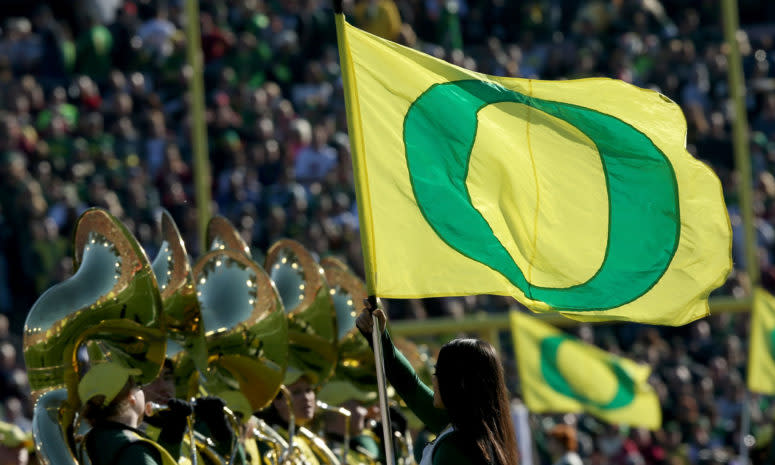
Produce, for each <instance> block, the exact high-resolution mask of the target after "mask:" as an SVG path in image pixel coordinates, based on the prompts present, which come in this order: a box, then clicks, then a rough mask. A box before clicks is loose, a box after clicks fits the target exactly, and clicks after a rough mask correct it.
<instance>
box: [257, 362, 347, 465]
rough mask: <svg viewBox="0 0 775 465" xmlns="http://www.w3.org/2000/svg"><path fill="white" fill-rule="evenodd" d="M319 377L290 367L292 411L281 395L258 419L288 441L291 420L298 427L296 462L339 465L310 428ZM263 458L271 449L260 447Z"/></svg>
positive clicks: (288, 381) (294, 443) (289, 386)
mask: <svg viewBox="0 0 775 465" xmlns="http://www.w3.org/2000/svg"><path fill="white" fill-rule="evenodd" d="M316 381H317V375H315V374H314V373H310V372H302V371H301V370H299V369H297V368H295V367H292V366H289V367H288V371H287V374H286V377H285V385H286V386H287V388H288V391H289V392H290V396H291V399H290V404H291V408H292V410H289V409H288V402H286V399H284V398H283V394H282V393H281V394H279V395H278V396H277V398H275V400H274V401H273V402H272V404H271V405H270V406H269V408H267V409H265V410H264V411H262V412H260V413H258V414H257V415H256V416H258V417H259V418H262V419H263V420H264V421H266V422H267V423H268V424H269V426H270V427H272V429H274V430H275V431H276V432H277V433H278V434H280V436H282V437H283V439H285V440H286V441H288V440H289V439H288V438H289V431H288V428H289V424H290V420H291V418H293V419H294V422H295V425H296V434H295V435H294V436H293V444H292V445H291V447H292V448H293V449H294V451H295V452H292V453H295V454H297V455H296V456H295V461H296V463H301V464H304V465H327V464H328V465H332V464H334V465H339V464H338V460H337V459H336V457H335V456H334V453H333V452H332V451H331V450H330V449H329V448H328V446H327V445H326V444H325V442H324V441H323V440H322V439H321V438H320V437H318V436H317V435H315V434H314V433H312V432H311V431H310V430H309V429H307V428H306V426H309V425H310V423H312V420H313V418H314V417H315V411H316V408H317V394H316V392H315V383H316ZM259 449H260V450H261V454H262V455H266V452H267V451H268V446H267V445H266V444H259Z"/></svg>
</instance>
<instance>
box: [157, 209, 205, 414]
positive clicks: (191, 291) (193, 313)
mask: <svg viewBox="0 0 775 465" xmlns="http://www.w3.org/2000/svg"><path fill="white" fill-rule="evenodd" d="M160 226H161V234H162V243H161V247H160V249H159V253H158V254H157V255H156V258H155V259H154V260H153V265H152V267H153V272H154V274H155V276H156V281H157V282H158V284H159V291H160V293H161V299H162V305H163V312H162V317H163V319H164V323H165V327H166V328H167V354H166V355H167V358H168V359H170V360H172V364H173V370H174V374H175V385H176V387H177V391H178V392H177V395H176V397H179V398H183V399H186V398H188V397H190V394H191V392H190V391H191V388H190V382H191V377H192V376H194V375H195V374H196V373H197V372H204V371H205V370H206V369H207V344H206V342H205V330H204V323H203V321H202V312H201V311H200V309H199V302H198V300H197V296H196V288H195V287H194V277H193V274H192V272H191V265H190V264H189V261H188V254H187V253H186V246H185V244H184V243H183V238H182V237H181V235H180V232H179V231H178V227H177V226H176V225H175V221H174V220H173V219H172V216H170V214H169V213H168V212H167V211H166V210H164V211H163V212H162V215H161V220H160Z"/></svg>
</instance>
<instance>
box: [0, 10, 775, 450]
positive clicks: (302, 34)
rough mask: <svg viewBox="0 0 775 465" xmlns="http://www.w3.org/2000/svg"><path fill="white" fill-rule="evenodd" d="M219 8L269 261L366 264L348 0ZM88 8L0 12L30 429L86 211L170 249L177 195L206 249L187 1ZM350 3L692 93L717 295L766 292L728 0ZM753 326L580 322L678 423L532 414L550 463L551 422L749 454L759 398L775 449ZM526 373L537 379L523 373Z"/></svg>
mask: <svg viewBox="0 0 775 465" xmlns="http://www.w3.org/2000/svg"><path fill="white" fill-rule="evenodd" d="M33 3H34V2H33ZM38 3H40V2H38ZM199 3H200V7H201V18H200V25H201V39H202V49H203V54H204V80H205V89H206V108H207V134H208V140H209V157H210V160H211V169H212V194H213V208H214V211H215V212H217V213H218V214H221V215H224V216H226V217H227V218H229V219H230V220H231V221H232V222H233V224H235V225H236V226H237V227H238V229H239V230H240V231H241V233H242V235H243V237H244V238H245V239H246V240H247V242H248V243H250V244H251V245H252V247H253V250H254V253H255V254H256V258H257V259H258V260H259V261H260V260H261V257H260V255H261V253H262V251H266V250H267V248H268V247H269V245H271V244H272V243H273V242H274V241H275V240H276V239H278V238H281V237H291V238H295V239H297V240H299V241H301V242H302V243H304V244H305V245H306V246H307V247H308V248H309V249H310V250H312V251H314V252H315V253H317V254H318V255H320V256H325V255H329V254H333V255H337V256H340V257H343V258H345V259H346V261H347V262H348V263H349V264H350V265H351V266H352V267H353V268H354V269H355V270H357V271H359V272H362V260H361V257H360V243H359V235H358V219H357V209H356V206H355V195H354V190H353V181H352V171H351V162H350V153H349V141H348V137H347V125H346V119H345V111H344V98H343V95H342V88H341V80H340V77H339V64H338V56H337V49H336V37H335V30H334V24H333V14H332V10H331V7H330V5H329V2H327V1H324V0H293V1H292V0H286V1H279V0H227V1H221V0H201V1H200V2H199ZM739 3H740V5H741V20H742V26H743V31H741V32H740V33H739V34H738V42H739V44H740V47H741V51H742V55H743V66H744V73H745V77H746V81H747V88H748V93H747V95H746V109H747V111H748V121H749V123H750V133H749V140H750V147H751V161H752V164H753V176H754V178H753V181H754V186H755V192H754V210H755V217H756V222H755V223H756V224H755V226H756V235H757V240H758V251H759V255H758V257H759V267H760V269H761V274H762V283H763V285H764V286H765V287H766V288H768V289H769V290H771V291H775V176H773V173H775V47H773V40H775V3H771V2H756V1H745V0H741V1H740V2H739ZM762 3H764V4H762ZM73 5H74V6H73V10H72V11H69V12H68V13H67V14H65V15H63V14H60V13H61V12H59V11H56V12H55V11H52V10H51V9H50V8H49V7H47V6H45V5H43V6H38V7H35V9H34V10H30V11H29V12H28V13H26V14H24V15H20V16H14V17H5V19H4V20H3V22H2V24H1V25H0V26H1V29H0V31H1V32H0V401H1V402H2V404H1V405H0V419H2V420H4V421H7V422H11V423H15V424H17V425H19V426H20V427H22V428H23V429H27V430H28V429H29V428H30V416H31V406H30V404H29V398H28V389H27V387H26V375H25V373H24V369H23V366H24V365H23V363H22V357H21V345H20V341H21V336H20V334H21V327H22V325H23V322H24V318H25V315H26V312H27V310H28V309H29V308H30V306H31V305H32V303H33V302H34V301H35V299H36V298H37V297H38V296H39V295H40V293H42V292H43V291H45V290H46V289H47V288H49V287H50V286H51V285H52V284H54V283H57V282H60V281H62V280H64V279H65V278H66V277H67V276H69V275H70V274H71V273H72V268H73V264H72V259H71V258H70V257H71V256H72V251H71V244H70V240H71V234H72V232H73V227H74V224H75V221H76V219H77V218H78V216H79V214H80V213H81V212H83V211H84V210H85V209H86V208H87V207H90V206H98V207H102V208H105V209H107V210H109V211H110V212H111V213H112V214H114V215H115V216H117V217H119V218H120V219H122V220H123V221H124V222H125V223H126V224H127V226H128V227H129V229H130V230H131V231H132V232H133V233H134V234H135V236H136V237H137V238H138V239H139V240H140V242H141V243H142V245H143V246H144V247H145V250H146V251H147V253H148V255H149V257H151V258H153V257H154V256H155V255H156V251H157V250H158V244H159V243H160V241H159V239H158V236H157V234H156V215H157V213H158V211H159V209H160V208H166V209H167V210H168V211H170V212H171V213H172V215H173V217H174V218H175V220H176V222H177V224H178V226H179V227H180V229H181V232H182V234H183V235H184V238H185V240H186V245H187V247H188V250H189V252H190V253H191V254H192V256H193V257H197V256H198V255H199V253H200V250H199V249H198V243H199V242H198V238H197V234H196V210H195V203H194V184H193V173H192V170H193V168H192V163H191V144H190V129H191V120H190V111H189V108H190V100H189V98H188V95H187V85H188V80H189V78H190V77H191V70H190V68H189V67H188V66H187V65H186V57H185V49H186V42H185V36H184V34H183V29H182V27H183V25H184V15H183V1H181V0H167V1H164V0H112V1H104V2H99V1H96V0H93V1H88V0H82V1H79V2H73ZM345 8H346V12H347V13H348V14H349V18H350V20H351V22H353V23H354V24H356V25H358V26H360V27H362V28H364V29H366V30H368V31H370V32H374V33H376V34H378V35H381V36H383V37H385V38H388V39H391V40H395V41H397V42H399V43H402V44H405V45H408V46H410V47H415V48H418V49H420V50H423V51H425V52H427V53H430V54H431V55H434V56H436V57H439V58H442V59H445V60H448V61H450V62H452V63H455V64H457V65H460V66H463V67H466V68H469V69H473V70H476V71H480V72H484V73H487V74H495V75H503V76H514V77H524V78H536V79H565V78H568V79H570V78H584V77H593V76H608V77H612V78H617V79H622V80H625V81H628V82H631V83H633V84H636V85H638V86H641V87H646V88H652V89H656V90H659V91H660V92H662V93H663V94H665V95H666V96H668V97H670V98H671V99H673V100H674V101H676V102H677V103H678V104H679V105H680V106H681V107H682V109H683V110H684V113H685V115H686V119H687V124H688V131H687V147H688V150H689V151H690V152H691V153H692V154H694V155H695V156H696V157H697V158H699V159H701V160H703V161H705V162H706V163H708V164H709V165H710V166H712V167H713V169H714V170H715V171H716V173H717V174H718V176H719V178H720V179H721V181H722V184H723V188H724V193H725V197H726V201H727V207H728V209H729V214H730V220H731V223H732V227H733V231H734V240H733V242H734V243H733V257H734V262H735V270H734V272H733V273H732V275H731V276H730V278H729V280H728V282H727V283H726V284H725V285H724V286H723V287H722V288H721V289H719V290H718V291H717V292H716V293H715V294H714V295H732V296H742V295H745V294H746V293H747V292H749V287H750V285H749V280H748V277H747V276H746V274H745V271H744V270H745V265H746V264H745V257H744V253H743V242H742V237H743V235H742V221H741V214H740V208H739V202H738V193H737V188H738V183H739V174H738V172H737V171H736V170H735V166H734V165H735V164H734V160H733V150H732V138H731V119H732V118H733V114H732V111H731V105H730V104H729V101H728V84H727V78H726V70H727V55H726V48H727V47H726V45H724V43H723V36H722V32H721V23H720V7H719V5H718V2H716V1H712V0H711V1H709V0H706V1H699V2H697V1H689V0H672V1H669V0H663V1H662V2H661V3H660V1H659V0H616V1H601V0H588V1H585V0H543V1H539V0H535V1H503V0H446V1H441V0H425V1H420V0H356V1H354V2H352V1H351V2H345ZM55 13H56V14H55ZM388 305H389V306H388V308H389V310H390V312H391V315H392V318H393V319H400V318H425V317H428V316H442V315H452V316H461V315H463V314H465V313H469V312H473V311H479V310H485V311H491V312H497V311H503V310H504V309H506V308H509V307H511V306H514V305H516V303H515V302H514V301H513V300H511V299H507V298H502V297H494V296H477V297H467V298H444V299H427V300H412V301H391V302H389V303H388ZM748 320H749V319H748V316H747V315H731V314H723V315H718V316H713V317H710V318H707V319H704V320H701V321H698V322H695V323H693V324H691V325H687V326H686V327H681V328H656V327H647V326H640V325H632V324H619V325H604V326H595V327H592V326H589V325H581V326H579V327H577V328H576V330H575V331H576V332H577V334H578V335H579V336H580V337H582V338H583V339H585V340H587V341H589V342H592V343H595V344H597V345H599V346H601V347H603V348H604V349H606V350H610V351H612V352H615V353H620V354H623V355H626V356H629V357H633V358H635V359H637V360H640V361H644V362H648V363H649V364H650V365H651V366H652V367H653V368H654V376H653V379H652V381H653V384H654V386H655V387H656V389H657V392H658V393H659V396H660V398H661V400H662V408H663V415H664V423H663V428H662V429H661V430H659V431H656V432H649V431H646V430H641V429H627V428H624V427H616V426H612V425H605V424H602V423H600V422H598V421H595V420H594V419H592V418H591V417H588V416H580V417H578V418H576V417H548V416H547V417H533V419H532V420H533V423H534V431H533V433H534V437H535V439H536V450H537V454H538V457H539V459H540V461H539V463H551V462H550V459H549V452H548V449H547V447H546V445H547V444H548V443H549V440H548V435H547V434H546V433H545V432H546V431H548V430H549V429H550V428H551V427H552V426H553V425H554V423H556V422H567V421H570V422H576V423H577V428H578V445H579V452H580V454H581V456H582V458H583V460H584V463H588V464H595V465H603V464H610V465H639V464H649V465H651V464H670V465H680V464H691V465H710V464H726V463H734V460H735V457H736V455H737V451H738V449H739V447H740V440H741V434H740V418H741V412H742V410H743V409H744V408H748V409H749V410H750V412H751V415H752V423H753V428H752V430H751V433H752V436H751V438H750V439H752V441H751V443H750V444H749V445H750V446H752V449H753V451H752V455H753V456H755V457H765V456H767V454H771V455H769V460H771V461H772V460H775V441H774V440H773V437H774V436H775V404H773V403H772V399H771V398H768V397H763V396H756V395H753V396H748V395H747V394H746V391H745V363H746V358H747V355H746V354H747V334H748V328H747V326H748ZM512 363H513V361H512ZM512 372H513V370H512ZM512 387H513V388H515V393H516V392H518V380H516V379H512ZM771 449H772V451H771ZM736 463H740V462H736ZM770 463H771V462H770Z"/></svg>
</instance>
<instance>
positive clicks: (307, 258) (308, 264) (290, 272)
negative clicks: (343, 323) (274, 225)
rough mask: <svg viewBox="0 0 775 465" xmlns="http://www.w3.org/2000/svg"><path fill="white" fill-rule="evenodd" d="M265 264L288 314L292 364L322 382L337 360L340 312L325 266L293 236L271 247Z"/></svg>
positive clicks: (319, 382) (331, 372)
mask: <svg viewBox="0 0 775 465" xmlns="http://www.w3.org/2000/svg"><path fill="white" fill-rule="evenodd" d="M264 268H265V269H266V270H267V272H268V273H269V276H270V277H271V279H272V281H273V282H274V283H275V285H276V286H277V291H278V292H279V294H280V298H281V299H282V303H283V306H284V307H285V311H286V313H287V315H288V341H289V343H290V354H289V356H290V361H289V364H290V365H291V366H293V367H296V368H297V369H299V370H301V371H303V372H307V373H315V374H316V375H318V380H317V384H318V385H320V384H322V383H323V382H325V380H327V379H328V378H330V377H331V375H333V373H334V368H335V367H336V361H337V337H336V336H337V329H336V314H335V310H334V305H333V302H332V301H331V296H330V291H329V288H328V285H327V284H326V279H325V275H324V273H323V269H322V268H321V267H320V265H318V263H317V262H316V261H315V259H314V258H312V255H311V254H310V253H309V252H308V251H307V250H306V249H305V248H304V246H302V245H301V244H300V243H298V242H296V241H293V240H290V239H281V240H280V241H278V242H276V243H275V244H274V245H272V247H270V249H269V252H268V254H267V257H266V263H265V265H264Z"/></svg>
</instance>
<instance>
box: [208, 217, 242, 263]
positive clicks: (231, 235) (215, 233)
mask: <svg viewBox="0 0 775 465" xmlns="http://www.w3.org/2000/svg"><path fill="white" fill-rule="evenodd" d="M206 237H207V243H208V244H210V250H225V249H231V250H236V251H238V252H242V253H244V254H245V255H247V256H248V257H250V247H249V246H248V244H247V243H246V242H245V240H244V239H242V236H240V234H239V231H237V230H236V229H235V228H234V225H232V224H231V222H230V221H229V220H227V219H226V218H224V217H222V216H215V217H213V218H211V219H210V222H208V223H207V236H206Z"/></svg>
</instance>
